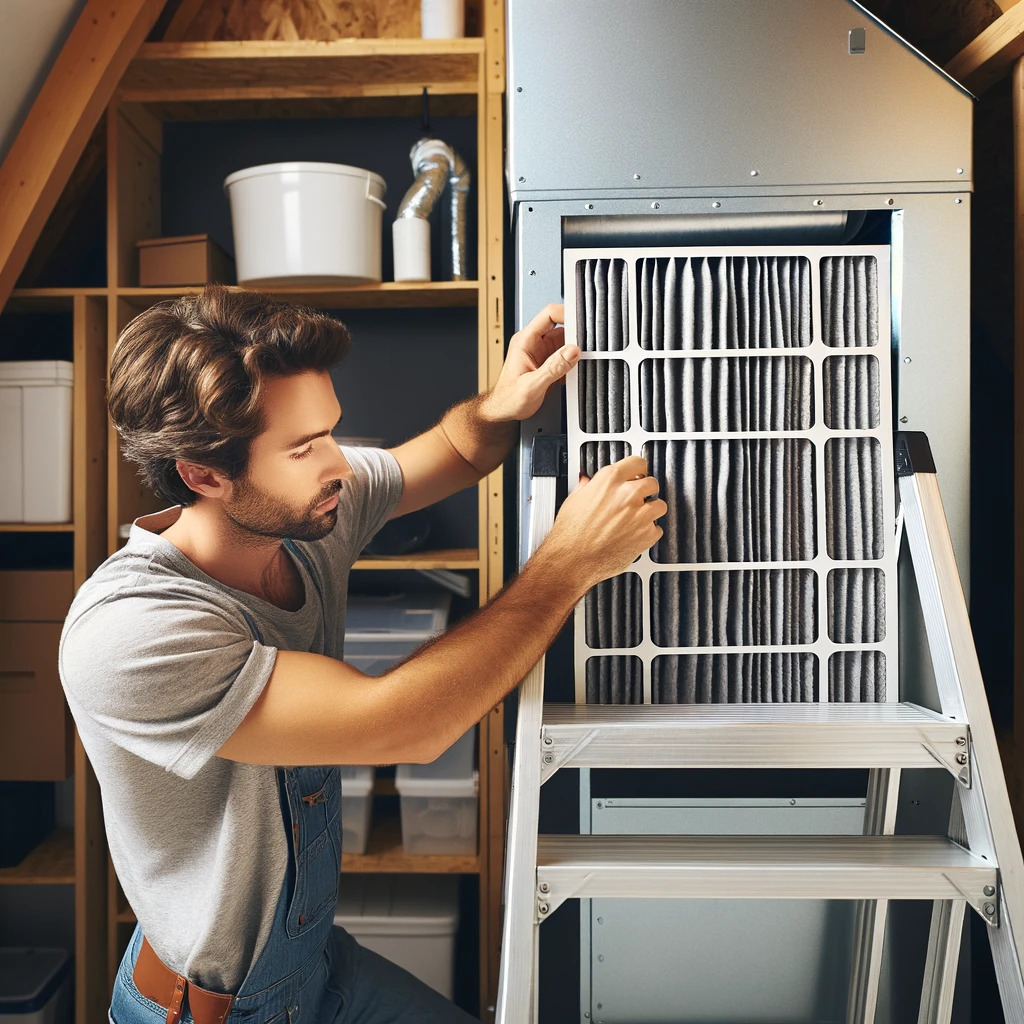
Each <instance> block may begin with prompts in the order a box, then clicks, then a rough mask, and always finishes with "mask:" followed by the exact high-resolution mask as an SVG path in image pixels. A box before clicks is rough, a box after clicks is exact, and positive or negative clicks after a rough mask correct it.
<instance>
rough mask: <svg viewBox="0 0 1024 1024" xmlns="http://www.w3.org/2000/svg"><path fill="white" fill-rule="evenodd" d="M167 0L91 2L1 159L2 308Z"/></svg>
mask: <svg viewBox="0 0 1024 1024" xmlns="http://www.w3.org/2000/svg"><path fill="white" fill-rule="evenodd" d="M164 2H165V0H86V4H85V7H83V8H82V13H81V14H80V15H79V16H78V20H77V21H76V22H75V27H74V28H73V29H72V30H71V35H70V36H68V40H67V42H66V43H65V44H64V48H63V49H62V50H61V51H60V54H59V55H58V57H57V60H56V63H55V64H54V65H53V69H52V70H51V71H50V74H49V76H48V77H47V79H46V81H45V82H44V83H43V87H42V89H41V90H40V92H39V95H38V96H37V97H36V101H35V103H33V104H32V109H31V110H30V111H29V113H28V117H27V118H26V119H25V123H24V124H23V125H22V127H21V131H19V132H18V135H17V137H16V138H15V140H14V143H13V145H12V146H11V149H10V152H8V154H7V158H6V159H5V160H4V162H3V163H2V164H0V308H2V307H3V305H4V304H5V303H6V302H7V299H8V298H9V296H10V294H11V289H12V288H13V287H14V283H15V281H16V280H17V278H18V275H19V274H20V273H21V270H22V268H23V267H24V265H25V262H26V261H27V260H28V257H29V254H30V253H31V251H32V246H33V245H34V244H35V241H36V239H37V238H38V237H39V234H40V232H41V231H42V230H43V226H44V225H45V223H46V218H47V217H48V216H49V215H50V213H51V211H52V210H53V208H54V206H55V205H56V203H57V199H58V197H59V196H60V193H61V190H62V189H63V188H64V186H65V184H67V181H68V178H69V177H70V176H71V172H72V171H73V170H74V167H75V164H76V163H77V162H78V158H79V157H80V156H81V155H82V152H83V150H84V149H85V146H86V143H87V142H88V141H89V136H90V135H91V134H92V131H93V129H94V128H95V127H96V123H97V122H98V121H99V119H100V117H101V115H102V114H103V110H104V108H105V107H106V105H107V103H108V102H109V101H110V97H111V96H112V95H113V94H114V89H115V88H116V87H117V83H118V82H119V81H120V80H121V76H122V75H123V74H124V70H125V68H126V67H127V66H128V62H129V61H130V60H131V59H132V57H133V56H134V55H135V51H136V50H137V49H138V48H139V46H140V45H141V44H142V43H143V42H144V41H145V38H146V36H147V35H148V34H149V30H150V29H151V28H152V27H153V24H154V23H155V22H156V19H157V17H158V16H159V14H160V11H161V9H162V8H163V6H164Z"/></svg>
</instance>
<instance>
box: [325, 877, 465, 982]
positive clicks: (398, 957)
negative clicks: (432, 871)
mask: <svg viewBox="0 0 1024 1024" xmlns="http://www.w3.org/2000/svg"><path fill="white" fill-rule="evenodd" d="M458 919H459V892H458V879H457V878H455V877H452V876H444V875H442V876H440V877H438V876H434V875H342V879H341V892H340V895H339V897H338V906H337V909H336V912H335V915H334V923H335V924H336V925H338V926H340V927H342V928H344V929H345V930H346V931H347V932H349V934H351V935H352V936H353V937H354V938H355V939H356V941H357V942H358V943H359V944H360V945H362V946H365V947H366V948H367V949H370V950H372V951H373V952H374V953H378V954H380V955H381V956H383V957H385V958H386V959H388V960H390V961H391V962H392V963H396V964H398V966H399V967H404V968H405V969H406V970H407V971H408V972H409V973H410V974H412V975H415V976H416V977H417V978H419V979H420V981H422V982H424V984H427V985H429V986H430V987H431V988H434V989H437V991H438V992H440V993H441V995H443V996H445V997H447V998H448V999H451V997H452V974H453V972H454V966H455V931H456V928H457V925H458Z"/></svg>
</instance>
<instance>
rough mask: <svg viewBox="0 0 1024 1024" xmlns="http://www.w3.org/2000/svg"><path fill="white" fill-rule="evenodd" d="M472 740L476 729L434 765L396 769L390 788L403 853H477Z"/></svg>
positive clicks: (403, 765)
mask: <svg viewBox="0 0 1024 1024" xmlns="http://www.w3.org/2000/svg"><path fill="white" fill-rule="evenodd" d="M475 736H476V726H474V727H473V728H472V729H470V730H469V732H467V733H466V734H465V735H464V736H462V737H461V738H460V739H458V740H456V742H455V743H453V744H452V746H450V747H449V748H448V749H447V750H446V751H445V752H444V753H443V754H442V755H441V756H440V757H439V758H438V759H437V760H436V761H431V762H430V764H400V765H399V766H398V768H397V769H396V770H395V788H396V789H397V790H398V795H399V797H400V798H401V799H400V803H401V808H402V849H403V850H404V851H405V852H406V853H408V854H422V853H447V854H471V855H472V854H475V853H476V833H477V773H476V772H475V771H474V770H473V747H474V742H473V741H474V738H475Z"/></svg>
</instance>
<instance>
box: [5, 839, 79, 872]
mask: <svg viewBox="0 0 1024 1024" xmlns="http://www.w3.org/2000/svg"><path fill="white" fill-rule="evenodd" d="M74 884H75V830H74V829H71V828H58V829H55V830H54V831H53V832H51V833H50V834H49V835H48V836H47V837H46V838H45V839H44V840H43V841H42V842H41V843H40V844H39V845H38V846H37V847H36V848H35V849H34V850H33V851H32V852H31V853H30V854H29V855H28V856H27V857H26V858H25V859H24V860H23V861H22V862H21V863H20V864H17V865H15V866H14V867H13V868H0V885H74Z"/></svg>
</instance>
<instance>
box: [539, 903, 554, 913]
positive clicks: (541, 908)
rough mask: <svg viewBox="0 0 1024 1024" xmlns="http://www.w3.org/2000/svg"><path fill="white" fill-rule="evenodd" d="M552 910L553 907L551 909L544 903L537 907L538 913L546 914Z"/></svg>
mask: <svg viewBox="0 0 1024 1024" xmlns="http://www.w3.org/2000/svg"><path fill="white" fill-rule="evenodd" d="M550 909H551V907H549V906H548V905H547V904H546V903H542V904H541V905H540V906H539V907H537V913H538V914H546V913H547V912H548V911H549V910H550Z"/></svg>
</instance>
